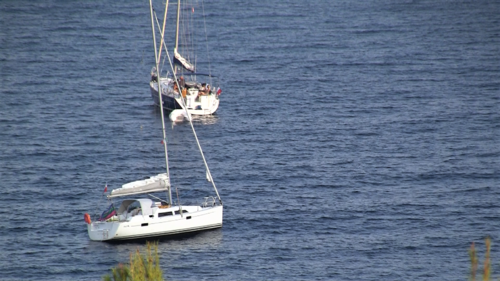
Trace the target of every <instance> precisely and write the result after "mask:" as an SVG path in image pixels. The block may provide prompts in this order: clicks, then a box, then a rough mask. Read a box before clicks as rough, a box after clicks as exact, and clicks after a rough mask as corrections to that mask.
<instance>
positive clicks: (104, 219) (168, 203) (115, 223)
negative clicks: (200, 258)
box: [84, 0, 223, 241]
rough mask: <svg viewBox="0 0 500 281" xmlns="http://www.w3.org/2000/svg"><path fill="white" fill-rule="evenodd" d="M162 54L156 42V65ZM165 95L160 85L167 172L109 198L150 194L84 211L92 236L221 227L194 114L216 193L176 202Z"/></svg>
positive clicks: (217, 198)
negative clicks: (93, 213)
mask: <svg viewBox="0 0 500 281" xmlns="http://www.w3.org/2000/svg"><path fill="white" fill-rule="evenodd" d="M150 1H151V0H150ZM150 7H151V23H152V25H154V22H153V9H152V6H151V2H150ZM154 36H155V35H154V32H153V40H155V39H154ZM155 41H156V40H155ZM159 58H160V56H159V55H157V50H156V44H155V59H156V66H157V68H156V69H159V68H158V64H159ZM174 77H175V76H174ZM162 97H163V95H162V91H161V89H160V92H159V93H158V99H159V101H160V103H159V104H160V107H161V110H160V112H161V119H162V129H163V146H164V150H165V167H166V173H161V174H158V175H156V176H152V177H150V178H148V179H145V180H138V181H134V182H130V183H127V184H124V185H122V187H121V188H117V189H114V190H112V191H111V192H110V194H109V195H108V196H107V197H108V199H109V200H112V199H114V198H121V197H128V198H129V197H131V196H136V195H142V194H148V195H150V197H151V198H148V197H146V198H133V199H125V200H122V201H121V203H119V204H118V203H117V204H116V205H115V204H114V203H112V204H111V205H110V206H109V207H108V209H106V210H105V211H104V212H103V213H102V214H101V216H100V217H99V218H94V219H95V220H94V221H92V218H91V217H90V215H89V214H85V216H84V218H85V222H86V223H87V230H88V234H89V238H90V239H91V240H94V241H111V240H129V239H142V238H151V237H159V236H168V235H175V234H182V233H189V232H196V231H201V230H207V229H214V228H220V227H222V217H223V206H222V200H221V198H220V196H219V192H218V191H217V187H216V186H215V183H214V181H213V178H212V175H211V173H210V170H209V168H208V165H207V162H206V160H205V156H204V154H203V151H202V149H201V146H200V143H199V141H198V137H197V135H196V131H195V130H194V127H193V123H192V122H191V118H188V120H189V122H190V125H191V129H192V131H193V135H194V137H195V139H196V143H197V144H198V148H199V151H200V153H201V156H202V159H203V162H204V164H205V168H206V177H207V180H208V181H209V182H211V184H212V186H213V188H214V191H215V195H216V196H215V197H214V196H207V197H205V198H204V201H203V202H202V203H201V204H200V205H180V204H177V205H176V204H175V203H174V200H173V199H172V186H171V183H170V173H169V165H168V152H167V141H166V139H167V137H166V130H165V121H164V112H163V103H162ZM183 110H186V111H187V108H184V109H183ZM186 114H187V113H186ZM187 116H189V114H187ZM106 189H107V188H106ZM158 192H160V193H166V199H164V200H163V199H161V198H159V197H157V196H155V195H153V194H152V193H158ZM177 202H178V200H177Z"/></svg>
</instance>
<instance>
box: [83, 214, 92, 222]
mask: <svg viewBox="0 0 500 281" xmlns="http://www.w3.org/2000/svg"><path fill="white" fill-rule="evenodd" d="M83 218H84V219H85V222H86V223H87V224H91V223H92V220H91V219H90V215H89V214H87V213H85V215H83Z"/></svg>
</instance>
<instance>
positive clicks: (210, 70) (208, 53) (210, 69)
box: [201, 0, 213, 85]
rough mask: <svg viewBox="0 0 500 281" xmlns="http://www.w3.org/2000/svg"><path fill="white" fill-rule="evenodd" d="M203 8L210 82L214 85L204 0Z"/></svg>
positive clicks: (202, 2)
mask: <svg viewBox="0 0 500 281" xmlns="http://www.w3.org/2000/svg"><path fill="white" fill-rule="evenodd" d="M201 10H202V14H203V27H204V28H205V46H206V48H207V60H208V74H210V84H212V85H213V83H212V67H211V64H210V52H209V50H208V33H207V22H206V18H205V5H204V1H203V0H201Z"/></svg>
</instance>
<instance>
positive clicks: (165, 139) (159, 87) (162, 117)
mask: <svg viewBox="0 0 500 281" xmlns="http://www.w3.org/2000/svg"><path fill="white" fill-rule="evenodd" d="M167 7H168V5H167ZM167 7H165V9H167ZM149 10H150V12H151V29H152V31H153V43H154V44H153V45H154V48H155V63H156V77H157V80H158V97H159V100H160V113H161V126H162V129H163V148H164V150H165V168H166V169H167V177H168V200H169V203H170V204H172V187H171V184H170V171H169V168H168V153H167V133H166V130H165V118H164V116H163V100H162V96H161V81H160V80H161V77H160V70H159V69H160V64H159V61H158V52H157V51H156V37H155V26H154V19H153V17H154V16H153V3H152V0H149ZM162 37H163V36H162ZM160 48H161V46H160Z"/></svg>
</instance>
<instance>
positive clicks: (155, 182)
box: [108, 173, 170, 198]
mask: <svg viewBox="0 0 500 281" xmlns="http://www.w3.org/2000/svg"><path fill="white" fill-rule="evenodd" d="M169 186H170V181H169V179H168V176H167V174H166V173H165V174H158V175H156V176H152V177H150V178H149V179H145V180H139V181H134V182H130V183H127V184H124V185H122V187H121V188H117V189H114V190H113V191H111V194H110V195H108V198H113V197H119V196H127V195H134V194H143V193H152V192H160V191H167V190H168V188H169Z"/></svg>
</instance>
